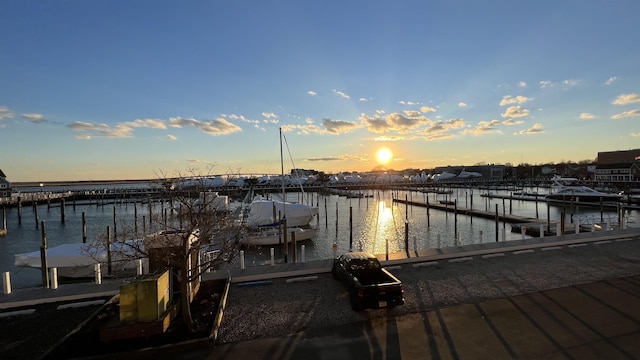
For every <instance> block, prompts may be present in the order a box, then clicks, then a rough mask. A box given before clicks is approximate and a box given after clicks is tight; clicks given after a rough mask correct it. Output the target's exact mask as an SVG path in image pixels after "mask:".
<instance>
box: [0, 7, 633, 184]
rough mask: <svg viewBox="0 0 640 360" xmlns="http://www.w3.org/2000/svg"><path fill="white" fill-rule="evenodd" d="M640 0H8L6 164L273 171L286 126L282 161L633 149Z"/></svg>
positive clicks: (125, 173)
mask: <svg viewBox="0 0 640 360" xmlns="http://www.w3.org/2000/svg"><path fill="white" fill-rule="evenodd" d="M637 14H640V2H638V1H633V0H628V1H625V0H613V1H299V0H298V1H264V0H247V1H236V0H234V1H180V2H175V1H159V0H153V1H144V0H137V1H117V0H110V1H86V0H67V1H65V0H57V1H28V0H26V1H25V0H5V1H2V2H1V3H0V154H1V161H0V169H2V170H3V171H4V172H5V173H6V175H7V176H8V178H9V180H10V181H50V180H100V179H139V178H157V177H158V176H159V174H165V175H166V176H175V175H178V174H182V175H185V174H188V173H190V172H191V170H192V169H193V170H195V171H196V172H197V173H202V174H210V173H211V174H236V173H242V174H256V175H262V174H265V173H279V172H280V153H279V142H278V128H280V127H282V128H283V130H284V131H285V136H286V140H287V143H288V145H289V151H290V152H291V158H292V159H293V160H287V164H286V165H285V168H286V170H285V171H288V168H290V167H291V166H292V165H291V163H292V162H293V163H294V164H295V166H296V167H298V168H305V169H316V170H321V171H325V172H340V171H345V172H346V171H368V170H371V169H374V168H376V167H380V166H382V167H386V168H393V169H404V168H418V169H423V168H433V167H435V166H444V165H474V164H481V163H497V164H505V163H512V164H514V165H516V164H519V163H530V164H542V163H548V162H556V163H557V162H561V161H581V160H589V159H595V158H596V156H597V153H598V151H613V150H628V149H635V148H640V121H639V120H640V46H639V45H640V22H638V20H637ZM383 146H385V147H388V148H389V149H391V150H392V152H393V160H392V161H391V162H390V163H388V164H380V163H378V162H377V161H376V157H375V153H376V151H377V150H378V149H379V148H380V147H383ZM286 158H289V156H286Z"/></svg>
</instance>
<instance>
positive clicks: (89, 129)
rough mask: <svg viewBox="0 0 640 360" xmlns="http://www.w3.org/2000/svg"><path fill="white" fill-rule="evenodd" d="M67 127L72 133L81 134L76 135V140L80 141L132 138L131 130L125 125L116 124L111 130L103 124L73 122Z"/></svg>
mask: <svg viewBox="0 0 640 360" xmlns="http://www.w3.org/2000/svg"><path fill="white" fill-rule="evenodd" d="M67 127H68V128H69V129H71V130H74V131H81V132H82V133H81V134H78V135H76V138H77V139H82V140H89V139H91V138H93V137H108V138H127V137H132V136H133V134H132V132H133V129H132V128H131V127H129V126H127V125H125V124H117V125H116V126H115V127H113V128H112V127H110V126H109V125H107V124H104V123H102V124H94V123H89V122H83V121H75V122H73V123H71V124H69V125H67Z"/></svg>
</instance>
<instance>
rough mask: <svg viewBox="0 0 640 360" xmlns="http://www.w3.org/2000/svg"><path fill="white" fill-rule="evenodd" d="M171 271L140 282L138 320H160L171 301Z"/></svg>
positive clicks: (138, 289)
mask: <svg viewBox="0 0 640 360" xmlns="http://www.w3.org/2000/svg"><path fill="white" fill-rule="evenodd" d="M170 300H171V299H170V291H169V271H165V272H164V273H162V274H161V275H159V276H154V277H152V278H148V279H144V280H142V281H140V282H139V283H138V288H137V303H138V321H152V320H158V319H160V317H161V316H162V314H164V312H165V311H166V310H167V307H168V305H169V301H170Z"/></svg>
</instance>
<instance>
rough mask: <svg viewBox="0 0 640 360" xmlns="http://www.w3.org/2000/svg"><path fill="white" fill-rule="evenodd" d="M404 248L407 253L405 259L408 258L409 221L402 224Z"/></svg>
mask: <svg viewBox="0 0 640 360" xmlns="http://www.w3.org/2000/svg"><path fill="white" fill-rule="evenodd" d="M404 248H405V249H406V251H407V257H410V256H409V220H406V221H405V222H404Z"/></svg>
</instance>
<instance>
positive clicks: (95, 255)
mask: <svg viewBox="0 0 640 360" xmlns="http://www.w3.org/2000/svg"><path fill="white" fill-rule="evenodd" d="M130 245H131V243H128V242H125V243H124V245H123V244H121V243H114V244H112V248H111V249H112V255H113V256H112V259H111V260H112V261H113V262H118V261H123V260H125V259H124V257H125V256H128V255H122V254H131V253H132V250H129V251H128V252H127V248H129V249H131V248H130ZM136 246H142V244H139V245H136ZM118 254H120V255H118ZM130 259H131V257H127V259H126V260H130ZM106 262H107V250H106V249H99V248H98V247H97V246H96V245H95V244H86V243H76V244H62V245H58V246H54V247H51V248H48V249H47V267H49V268H54V267H55V268H66V267H81V266H88V265H94V264H98V263H106ZM14 265H15V266H17V267H34V268H40V265H41V262H40V250H38V251H33V252H30V253H24V254H17V255H15V258H14Z"/></svg>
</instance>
